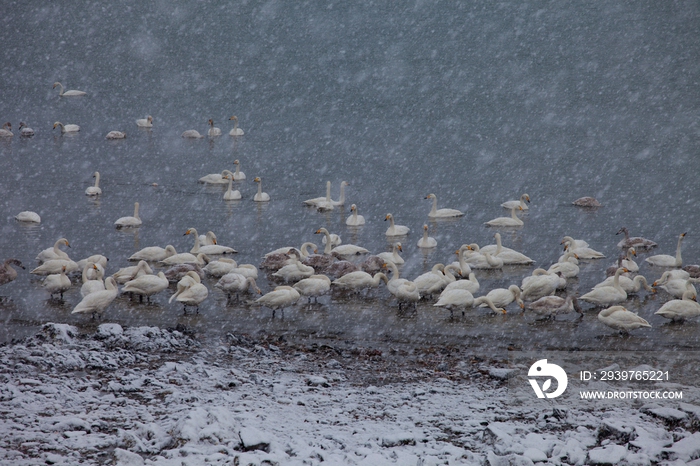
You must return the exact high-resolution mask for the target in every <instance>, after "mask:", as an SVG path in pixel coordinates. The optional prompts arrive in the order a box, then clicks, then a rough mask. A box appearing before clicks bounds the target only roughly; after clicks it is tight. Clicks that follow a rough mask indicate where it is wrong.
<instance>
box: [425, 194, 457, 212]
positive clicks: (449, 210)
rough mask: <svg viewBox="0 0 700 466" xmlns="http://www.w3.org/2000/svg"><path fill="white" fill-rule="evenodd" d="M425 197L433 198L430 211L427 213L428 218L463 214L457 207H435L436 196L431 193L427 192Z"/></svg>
mask: <svg viewBox="0 0 700 466" xmlns="http://www.w3.org/2000/svg"><path fill="white" fill-rule="evenodd" d="M425 199H432V200H433V207H432V209H430V212H429V213H428V217H429V218H451V217H461V216H462V215H464V212H462V211H459V210H457V209H438V208H437V196H436V195H435V194H433V193H430V194H428V195H427V196H425Z"/></svg>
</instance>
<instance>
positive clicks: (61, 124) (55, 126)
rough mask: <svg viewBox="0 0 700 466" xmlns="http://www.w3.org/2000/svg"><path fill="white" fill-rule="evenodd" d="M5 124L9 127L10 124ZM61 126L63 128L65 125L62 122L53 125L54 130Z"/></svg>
mask: <svg viewBox="0 0 700 466" xmlns="http://www.w3.org/2000/svg"><path fill="white" fill-rule="evenodd" d="M5 124H6V125H9V123H5ZM59 126H63V123H61V122H60V121H57V122H56V123H54V124H53V129H56V128H57V127H59Z"/></svg>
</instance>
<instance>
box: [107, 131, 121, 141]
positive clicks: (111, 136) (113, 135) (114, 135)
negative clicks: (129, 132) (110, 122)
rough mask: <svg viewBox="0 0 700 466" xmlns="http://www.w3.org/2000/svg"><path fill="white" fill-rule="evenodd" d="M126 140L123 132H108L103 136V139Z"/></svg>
mask: <svg viewBox="0 0 700 466" xmlns="http://www.w3.org/2000/svg"><path fill="white" fill-rule="evenodd" d="M124 138H126V133H125V132H124V131H110V132H109V133H107V136H105V139H124Z"/></svg>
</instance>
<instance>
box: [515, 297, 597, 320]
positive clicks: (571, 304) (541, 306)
mask: <svg viewBox="0 0 700 466" xmlns="http://www.w3.org/2000/svg"><path fill="white" fill-rule="evenodd" d="M525 308H526V309H528V310H530V311H532V312H534V313H535V314H539V315H541V316H546V317H548V318H550V319H554V318H555V317H556V316H557V315H558V314H567V313H569V312H578V313H579V314H580V315H581V317H583V311H582V310H581V306H579V304H578V299H577V298H576V296H574V295H568V296H567V297H566V299H564V298H561V297H559V296H543V297H542V298H540V299H538V300H537V301H533V302H531V303H529V304H527V305H525Z"/></svg>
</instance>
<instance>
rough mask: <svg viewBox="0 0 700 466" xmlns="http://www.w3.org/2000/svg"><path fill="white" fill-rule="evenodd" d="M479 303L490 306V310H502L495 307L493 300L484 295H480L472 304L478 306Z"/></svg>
mask: <svg viewBox="0 0 700 466" xmlns="http://www.w3.org/2000/svg"><path fill="white" fill-rule="evenodd" d="M481 303H485V304H486V305H487V306H488V307H490V308H491V310H492V311H493V312H502V311H501V310H500V309H499V308H497V307H496V305H495V304H493V301H491V298H488V297H486V296H482V297H480V298H477V299H476V300H475V301H474V305H475V306H478V305H479V304H481Z"/></svg>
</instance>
